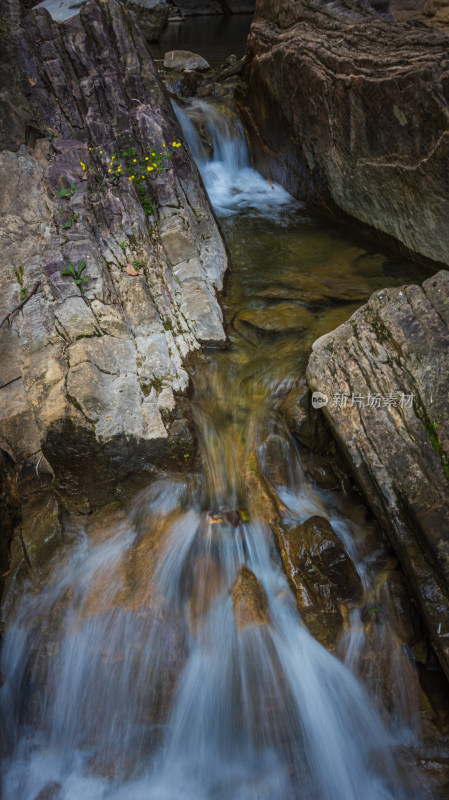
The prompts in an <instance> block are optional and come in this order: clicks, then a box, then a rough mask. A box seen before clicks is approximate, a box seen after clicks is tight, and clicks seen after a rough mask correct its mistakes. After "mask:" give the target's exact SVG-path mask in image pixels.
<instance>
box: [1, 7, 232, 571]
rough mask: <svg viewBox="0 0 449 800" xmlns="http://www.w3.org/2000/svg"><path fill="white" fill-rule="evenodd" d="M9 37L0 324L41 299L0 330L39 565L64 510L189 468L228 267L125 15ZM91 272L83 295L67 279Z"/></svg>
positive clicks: (29, 542)
mask: <svg viewBox="0 0 449 800" xmlns="http://www.w3.org/2000/svg"><path fill="white" fill-rule="evenodd" d="M1 38H2V42H1V48H0V49H1V53H2V55H1V60H2V61H3V64H2V67H3V69H2V74H3V75H4V76H5V86H4V91H3V92H2V106H1V129H0V142H1V147H2V152H1V154H0V165H1V166H0V170H1V178H2V179H1V188H0V198H1V202H0V205H1V208H2V214H1V218H0V241H1V247H0V276H1V293H0V298H1V299H0V305H1V309H0V318H3V317H4V316H5V315H6V314H7V313H8V312H9V311H11V310H12V309H13V308H14V307H15V306H17V305H18V304H19V302H20V300H21V298H22V296H24V295H26V294H27V293H28V292H29V291H30V290H31V289H32V288H33V287H34V286H35V285H36V284H38V286H37V290H36V292H35V294H34V295H33V296H32V297H31V298H30V299H29V300H28V301H27V302H26V304H25V305H24V307H23V309H22V310H20V311H19V312H17V313H16V314H15V315H14V316H13V317H12V320H11V324H10V325H8V323H5V324H4V325H3V327H2V328H1V329H0V350H1V360H0V362H1V376H0V387H1V388H0V407H1V415H0V449H1V451H3V452H4V453H6V454H7V458H8V464H9V465H13V467H14V468H15V469H16V471H17V474H18V496H19V500H20V502H21V504H22V511H23V519H24V524H23V527H22V532H23V546H24V548H25V550H26V551H27V552H28V556H27V557H29V558H30V559H31V560H33V557H34V553H35V552H37V551H38V550H39V547H40V543H42V541H43V540H44V539H45V540H47V541H51V539H52V536H53V534H54V533H55V532H57V531H58V530H59V523H58V508H59V507H58V502H57V499H56V498H59V499H61V498H62V499H63V501H64V504H65V505H66V506H67V507H68V508H69V509H78V510H81V511H88V510H89V508H90V507H92V506H98V505H101V504H103V503H105V502H108V501H109V500H110V499H111V498H112V497H113V496H114V492H115V491H116V489H117V486H118V485H119V484H120V481H122V480H124V479H126V478H127V477H129V476H132V475H136V474H137V473H139V472H142V471H146V472H147V473H148V472H150V473H151V472H152V471H154V468H155V467H157V466H160V465H168V464H172V465H175V466H176V465H178V466H179V465H180V464H183V463H186V460H187V459H189V458H190V457H191V456H192V454H193V450H194V448H193V442H192V438H191V434H190V432H189V428H188V425H187V422H186V419H185V417H184V414H183V410H182V405H183V403H182V395H183V394H184V393H185V392H186V390H187V387H188V383H189V377H188V373H187V371H186V367H185V359H186V358H187V356H188V355H189V353H191V352H193V351H195V350H197V349H198V348H199V347H200V346H201V344H210V343H212V344H214V345H222V344H223V343H224V342H225V334H224V331H223V326H222V313H221V309H220V306H219V304H218V302H217V299H216V296H215V291H216V290H217V289H220V287H221V285H222V278H223V273H224V271H225V269H226V265H227V256H226V251H225V247H224V244H223V240H222V238H221V235H220V232H219V230H218V228H217V224H216V222H215V219H214V216H213V213H212V211H211V209H210V206H209V203H208V200H207V197H206V195H205V192H204V189H203V185H202V182H201V180H200V178H199V175H198V172H197V170H196V167H195V165H194V163H193V161H192V159H191V157H190V155H189V153H188V152H187V151H186V150H185V148H184V147H183V146H181V144H180V142H181V140H180V130H179V126H178V123H177V121H176V118H175V116H174V114H173V112H172V109H171V106H170V103H169V101H168V99H167V97H166V95H164V92H163V89H162V87H161V84H160V81H159V79H158V77H157V74H156V72H155V69H154V66H153V63H152V60H151V57H150V55H149V52H148V50H147V48H146V45H145V43H144V40H143V37H142V36H141V34H140V32H139V31H138V30H137V28H136V27H135V25H134V23H133V21H132V18H131V16H130V15H129V12H128V11H126V9H124V8H123V7H122V6H121V5H119V4H116V3H110V4H107V3H101V4H100V3H97V2H92V3H90V4H89V5H88V6H87V7H86V8H85V9H83V10H82V11H81V13H80V15H79V16H76V17H73V18H72V19H70V20H69V21H67V22H66V23H63V24H62V25H60V26H58V25H57V24H56V23H54V22H52V20H51V18H50V16H49V15H48V13H47V12H46V11H45V10H43V9H37V10H36V9H35V10H34V11H32V12H28V13H27V14H26V16H22V15H21V11H20V8H19V5H18V4H17V3H15V2H14V0H11V2H6V3H5V4H4V8H3V16H2V28H1ZM173 143H175V144H176V147H174V146H173ZM178 145H179V146H178ZM153 148H154V150H153ZM134 150H135V155H134ZM124 152H125V153H126V152H127V153H128V155H127V156H123V155H117V157H116V161H115V162H114V160H113V159H112V154H113V153H115V154H119V153H124ZM167 153H169V154H170V153H172V158H165V154H167ZM161 154H162V155H161ZM133 156H134V160H133ZM153 158H154V159H156V160H155V161H154V164H155V165H156V166H153ZM158 159H159V161H158ZM126 160H127V163H128V165H129V164H131V167H133V164H134V163H135V164H136V172H137V169H138V168H139V172H140V171H144V170H145V176H144V177H142V176H141V175H139V174H137V175H135V176H134V177H132V176H131V175H129V174H126V173H127V172H128V173H129V171H130V170H127V168H126V166H125V162H126ZM159 162H160V164H162V168H159V167H158V166H157V164H158V163H159ZM114 163H115V166H114ZM118 163H120V164H122V165H123V171H121V172H119V175H118V176H117V177H115V178H114V176H113V172H114V171H116V170H117V166H116V165H117V164H118ZM147 164H148V165H149V167H150V169H149V168H148V167H147ZM142 165H143V166H142ZM165 167H166V168H165ZM150 172H152V173H153V174H154V175H155V178H154V179H151V177H150ZM83 263H85V267H84V269H83V271H82V276H83V277H85V278H87V281H85V282H82V281H81V280H80V281H79V282H78V283H77V281H76V279H75V277H74V276H71V275H70V274H69V275H67V274H63V272H64V271H65V270H66V269H67V267H68V265H69V264H72V265H74V268H75V272H76V274H80V273H79V269H80V264H81V265H82V264H83ZM187 463H188V461H187ZM49 520H51V522H49ZM41 522H42V525H43V526H44V528H45V531H46V533H45V535H44V533H43V532H42V531H41V532H40V533H39V525H40V524H41ZM49 526H50V530H49ZM19 550H20V548H19Z"/></svg>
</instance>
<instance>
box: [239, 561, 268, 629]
mask: <svg viewBox="0 0 449 800" xmlns="http://www.w3.org/2000/svg"><path fill="white" fill-rule="evenodd" d="M232 607H233V609H234V617H235V624H236V626H237V630H238V631H243V630H244V629H245V628H247V627H248V625H265V624H266V623H267V622H268V620H269V617H268V607H267V598H266V596H265V592H264V590H263V588H262V586H261V585H260V583H259V581H258V580H257V578H256V576H255V575H254V573H253V572H251V570H249V569H248V568H247V567H242V568H241V569H240V571H239V573H238V575H237V577H236V579H235V583H234V586H233V587H232Z"/></svg>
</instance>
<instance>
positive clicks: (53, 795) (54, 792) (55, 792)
mask: <svg viewBox="0 0 449 800" xmlns="http://www.w3.org/2000/svg"><path fill="white" fill-rule="evenodd" d="M63 798H64V790H63V788H62V784H61V783H58V782H57V781H51V782H50V783H47V784H45V786H44V787H43V789H41V790H40V792H39V794H37V795H36V797H35V799H34V800H63Z"/></svg>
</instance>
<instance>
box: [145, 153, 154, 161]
mask: <svg viewBox="0 0 449 800" xmlns="http://www.w3.org/2000/svg"><path fill="white" fill-rule="evenodd" d="M153 155H154V153H153ZM145 161H148V156H145Z"/></svg>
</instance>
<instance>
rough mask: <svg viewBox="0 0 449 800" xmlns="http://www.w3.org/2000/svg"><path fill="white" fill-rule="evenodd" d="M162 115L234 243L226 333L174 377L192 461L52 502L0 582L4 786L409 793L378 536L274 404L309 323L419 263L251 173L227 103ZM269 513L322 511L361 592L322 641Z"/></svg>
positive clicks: (55, 795) (410, 716)
mask: <svg viewBox="0 0 449 800" xmlns="http://www.w3.org/2000/svg"><path fill="white" fill-rule="evenodd" d="M178 114H179V117H180V120H181V123H182V125H183V129H184V132H185V137H186V138H187V140H188V142H189V144H190V147H191V149H192V152H193V153H194V155H195V158H196V160H197V163H198V166H199V169H200V171H201V174H202V177H203V180H204V182H205V185H206V188H207V191H208V193H209V196H210V198H211V200H212V202H213V204H214V206H215V208H216V211H217V213H218V215H219V216H220V217H221V218H222V224H223V226H224V229H225V233H226V236H227V239H228V242H229V243H230V246H231V249H232V253H233V256H234V272H233V274H232V276H231V284H230V288H229V291H228V294H227V297H226V299H225V303H226V314H227V318H228V322H229V333H230V339H231V346H230V348H229V349H228V350H227V351H224V352H221V353H218V352H211V353H210V354H208V355H207V359H206V364H205V365H204V364H203V365H201V366H198V368H197V372H196V374H195V376H194V382H195V396H194V400H193V414H194V419H195V424H196V428H197V431H198V437H199V441H200V448H201V458H202V469H201V472H200V474H197V473H194V472H192V474H186V475H181V476H180V475H166V476H161V477H160V479H159V480H157V481H156V482H154V483H153V484H152V485H151V486H150V487H149V488H148V489H146V490H145V491H143V492H141V493H140V494H139V495H138V496H137V497H136V498H135V499H134V501H133V502H132V503H131V504H129V505H128V506H127V507H126V508H117V507H110V508H108V509H106V510H104V511H103V512H101V513H99V514H97V515H93V517H92V518H85V517H84V518H83V517H81V516H79V517H77V516H76V515H72V517H70V518H69V519H68V520H67V525H66V539H67V544H66V547H65V548H64V552H63V553H61V554H59V555H57V556H56V557H55V559H54V562H53V564H52V565H51V569H50V570H49V572H48V575H47V576H46V578H45V580H44V581H43V582H42V585H41V586H40V587H39V588H36V587H33V586H32V585H31V584H30V585H29V586H25V587H24V588H23V589H22V596H21V598H20V601H19V600H18V599H17V598H16V599H15V601H14V610H11V609H10V608H9V601H8V598H7V600H6V603H5V615H6V616H7V617H8V616H9V615H10V616H11V620H10V622H9V625H8V627H7V630H6V634H5V639H4V646H3V651H2V673H3V675H4V679H5V680H4V685H3V687H2V689H1V690H0V700H1V707H2V713H3V716H4V720H5V722H4V730H3V732H2V733H3V741H2V746H1V747H2V752H3V758H4V770H3V798H4V800H19V799H20V800H36V798H38V799H39V800H59V799H60V798H64V800H102V799H103V798H104V800H106V799H107V800H362V798H363V800H393V798H394V799H395V800H402V798H404V800H405V798H407V799H408V800H409V799H410V798H426V797H430V796H431V795H430V793H428V792H427V790H426V787H425V785H424V784H423V783H422V782H421V781H419V780H418V777H417V776H416V775H415V774H414V773H413V771H412V770H411V769H410V768H409V767H407V770H404V768H403V767H401V766H400V762H399V761H398V760H397V752H398V750H399V749H401V750H402V751H404V750H405V751H408V752H410V753H412V752H413V747H414V744H415V743H416V741H417V735H418V717H419V708H418V701H419V689H418V683H417V679H416V670H415V668H414V665H413V656H412V654H411V652H407V651H406V649H404V647H402V645H400V644H399V642H398V639H397V637H396V636H395V635H394V633H393V632H392V629H391V626H390V624H389V623H388V622H387V621H386V618H385V619H384V618H383V616H382V615H381V614H380V612H379V610H378V609H377V608H376V607H375V606H376V603H377V602H379V597H378V591H379V589H378V587H379V575H380V574H381V573H382V570H385V569H386V565H388V561H389V559H390V560H391V554H389V553H388V552H386V551H385V550H384V549H383V546H382V543H381V542H380V539H379V537H378V538H376V537H374V539H373V535H372V526H371V527H370V524H369V522H366V521H364V520H363V519H361V518H357V515H355V514H354V513H352V512H353V511H354V508H353V506H354V503H353V505H352V506H351V503H350V501H349V500H347V499H345V497H344V495H343V493H342V492H341V491H340V490H338V489H336V488H335V487H334V486H330V487H329V488H319V487H318V486H317V484H316V482H315V481H313V480H312V479H311V478H310V475H309V473H308V472H307V470H306V468H305V464H304V462H303V456H302V450H301V449H300V448H298V445H297V443H296V442H295V441H294V440H293V438H292V437H291V435H290V433H289V431H288V430H287V427H286V425H285V423H284V422H283V419H282V417H281V415H280V414H279V412H278V403H279V399H280V397H282V396H284V395H285V392H286V391H287V389H288V387H289V386H290V385H291V383H292V380H293V379H294V378H297V377H298V376H299V375H300V374H301V372H302V371H303V369H304V365H305V363H306V358H307V352H308V349H309V346H310V342H311V341H313V340H314V339H315V338H316V337H317V336H318V335H320V333H324V332H325V331H326V330H330V329H332V328H333V327H334V326H335V325H336V324H337V323H338V322H339V321H343V320H344V319H347V317H348V316H349V315H350V313H351V311H352V309H353V308H355V307H357V306H359V305H360V304H361V302H363V297H364V296H365V295H367V294H369V293H370V292H371V291H372V290H373V289H375V288H378V287H379V286H381V285H384V284H385V283H390V284H391V283H393V282H396V283H400V282H403V279H404V273H405V271H406V270H408V272H407V276H408V280H410V279H412V278H413V277H418V274H417V273H415V274H411V273H410V268H409V267H406V266H404V265H401V264H395V263H394V262H391V261H389V260H388V259H387V258H386V257H385V256H384V255H382V254H381V253H379V252H377V251H375V250H369V248H368V249H367V247H366V244H363V243H360V242H358V241H354V239H351V240H349V239H348V238H347V237H345V236H344V235H343V234H341V233H340V232H339V231H338V230H337V229H336V228H332V227H330V226H328V225H327V226H323V225H322V223H320V222H318V221H314V220H312V219H310V218H309V217H308V216H307V215H306V214H305V213H304V211H303V209H301V207H299V206H298V204H297V203H295V202H294V201H293V200H292V198H291V197H289V195H287V194H286V193H285V192H284V191H283V189H282V188H281V187H278V186H273V185H272V184H271V183H270V182H269V181H268V180H266V179H265V178H263V177H262V176H260V175H259V174H258V173H256V172H254V170H252V169H251V167H250V165H249V159H248V152H247V147H246V142H245V137H244V134H243V131H242V129H241V126H240V124H239V122H238V120H237V119H236V118H235V116H233V114H232V112H231V111H229V109H228V110H227V111H226V109H223V108H220V107H219V106H217V105H215V104H210V103H207V102H206V101H200V100H195V101H193V102H192V103H191V104H190V106H186V107H185V108H183V109H178ZM304 298H309V299H308V302H307V303H305V302H304ZM267 320H268V322H267ZM273 451H274V452H275V453H276V458H275V459H274V460H273V458H272V456H271V454H272V453H273ZM267 487H268V488H267ZM280 509H281V511H280ZM276 514H278V516H279V517H280V518H282V525H283V530H284V535H285V536H286V537H287V538H288V531H289V529H291V530H293V528H294V526H295V525H298V524H300V523H302V522H304V521H305V520H306V519H308V518H309V517H311V516H313V515H318V516H320V517H321V518H324V519H326V520H329V521H330V523H331V524H332V526H333V528H334V530H335V532H336V534H337V536H338V539H339V541H340V542H341V546H342V548H343V551H344V553H345V554H346V555H345V557H346V559H350V561H352V563H353V564H354V565H355V570H356V573H357V575H358V578H359V580H360V583H361V586H362V589H363V601H360V602H359V603H358V604H357V603H355V604H353V605H352V606H349V607H348V613H347V619H346V624H345V627H344V632H343V635H342V636H340V638H339V641H338V643H337V647H336V650H335V651H334V652H330V651H329V650H328V649H326V648H325V647H324V646H323V645H322V644H320V643H319V641H317V639H316V638H314V636H312V634H311V633H310V632H309V630H308V627H307V626H306V625H305V624H304V620H303V619H302V616H301V615H300V613H299V612H298V607H297V603H296V598H295V597H294V594H293V592H292V590H291V587H290V585H289V582H288V579H287V577H286V573H285V571H284V569H283V566H282V562H281V558H280V556H279V553H278V549H277V547H276V543H275V536H274V534H273V525H272V524H270V523H272V519H271V517H272V516H273V519H274V517H275V516H276ZM388 602H389V600H388V596H387V597H385V594H384V595H383V597H382V604H383V608H384V609H385V608H386V609H388ZM367 608H368V609H371V611H374V614H375V615H377V616H378V619H377V625H376V626H375V635H373V636H371V638H370V636H369V635H368V634H367V627H366V625H364V624H363V614H364V611H363V609H365V613H366V609H367ZM392 613H393V611H392ZM370 648H371V649H373V648H374V654H373V657H372V658H371V659H370V658H369V652H368V651H369V649H370ZM376 648H377V651H376ZM386 661H387V662H388V673H385V672H382V670H383V669H384V666H383V665H384V664H385V662H386ZM368 662H369V668H366V664H367V663H368ZM386 684H388V686H387V687H386ZM385 688H387V689H388V693H389V694H388V698H389V699H388V704H387V705H388V709H385V707H383V706H385V703H384V698H383V692H384V691H385ZM409 761H410V759H409ZM409 761H408V762H406V763H407V764H409ZM405 773H406V774H405Z"/></svg>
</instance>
